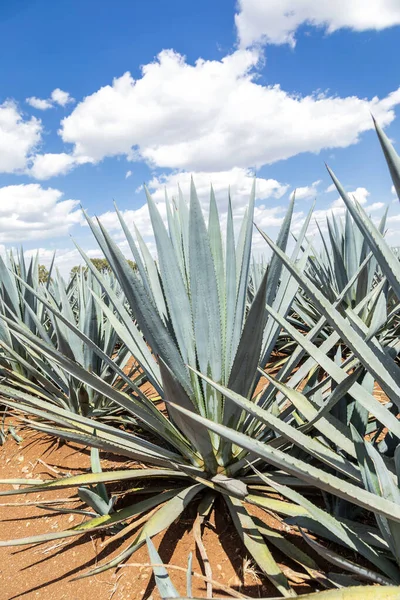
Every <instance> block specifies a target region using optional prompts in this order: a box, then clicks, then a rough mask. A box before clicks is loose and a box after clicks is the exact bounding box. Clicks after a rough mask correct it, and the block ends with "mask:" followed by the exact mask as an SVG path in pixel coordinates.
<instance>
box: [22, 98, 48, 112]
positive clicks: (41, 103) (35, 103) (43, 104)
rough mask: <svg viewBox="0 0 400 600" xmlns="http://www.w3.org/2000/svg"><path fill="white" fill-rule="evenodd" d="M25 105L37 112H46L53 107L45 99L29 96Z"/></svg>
mask: <svg viewBox="0 0 400 600" xmlns="http://www.w3.org/2000/svg"><path fill="white" fill-rule="evenodd" d="M26 102H27V104H29V105H30V106H32V107H33V108H36V109H37V110H48V109H49V108H51V107H52V106H53V104H52V103H51V102H50V100H46V99H45V98H36V96H31V97H30V98H27V99H26Z"/></svg>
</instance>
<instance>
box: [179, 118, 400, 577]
mask: <svg viewBox="0 0 400 600" xmlns="http://www.w3.org/2000/svg"><path fill="white" fill-rule="evenodd" d="M378 133H379V134H380V136H381V140H383V142H382V143H383V145H384V147H386V146H388V144H389V142H388V141H387V140H386V139H385V138H382V132H381V131H380V130H379V128H378ZM385 145H386V146H385ZM385 154H386V155H387V156H391V157H392V159H393V149H392V148H391V147H389V146H388V147H387V150H386V153H385ZM396 165H397V163H395V162H394V161H393V160H392V162H391V163H390V166H391V171H392V175H393V171H394V170H395V169H398V167H397V166H396ZM396 172H398V173H400V171H396ZM331 175H332V178H333V181H334V183H335V184H336V187H337V189H338V191H339V193H340V195H341V197H342V198H343V201H344V203H345V205H346V208H347V210H348V211H349V213H350V214H351V216H352V218H353V220H354V222H355V224H356V225H357V227H358V228H359V231H360V232H361V233H362V235H363V237H364V238H365V240H366V242H367V243H368V247H369V249H370V251H371V252H372V254H373V257H374V259H375V260H376V261H377V263H378V264H379V269H380V271H381V273H382V278H383V279H382V281H381V283H380V284H378V285H376V287H373V289H372V290H371V291H370V292H369V294H367V297H366V298H362V299H359V300H360V301H359V303H358V304H357V305H356V306H354V305H352V306H349V305H347V304H346V302H345V303H344V305H343V304H341V302H342V300H343V299H344V298H345V292H346V291H347V289H348V287H349V286H350V285H352V283H353V282H352V281H351V280H350V281H349V282H348V283H347V285H346V286H345V287H344V288H343V290H342V293H341V295H340V296H338V295H337V296H336V297H335V299H334V303H333V304H332V303H330V302H329V301H328V300H327V298H326V297H325V295H324V294H323V293H322V292H321V291H320V289H319V287H317V286H316V285H315V283H314V282H313V280H312V277H310V275H307V274H305V273H304V272H301V271H300V270H299V269H298V268H297V266H296V265H295V264H294V262H293V261H292V260H290V259H289V258H288V257H287V256H286V255H285V253H284V252H282V250H281V249H280V248H279V247H278V246H277V245H276V244H274V243H273V242H272V240H270V239H269V238H268V237H267V236H266V235H265V234H263V235H264V237H265V239H266V241H267V242H268V244H269V245H270V247H271V248H272V249H273V251H274V253H275V256H278V257H279V258H280V259H281V261H282V263H283V264H284V265H285V267H286V268H287V269H288V270H289V271H290V273H291V274H292V276H293V277H294V278H295V279H296V280H297V281H298V283H299V285H300V286H301V287H302V289H303V290H304V293H305V294H306V295H307V296H308V297H309V299H310V301H312V302H313V304H314V307H315V309H316V310H317V311H318V312H319V314H320V315H321V317H320V321H319V323H317V325H316V326H314V327H313V328H312V329H311V330H310V332H309V333H308V334H307V335H304V334H303V333H302V332H301V331H299V330H298V329H296V327H294V325H293V324H292V323H291V322H290V321H289V320H288V319H285V318H282V316H281V315H279V314H278V313H277V311H275V310H274V309H273V308H272V307H270V306H268V305H267V312H268V313H269V314H270V315H271V317H272V318H273V319H275V320H276V322H277V323H279V324H280V325H281V326H282V327H283V328H284V329H285V330H286V332H287V333H288V335H290V336H291V337H292V339H293V340H294V341H295V342H296V343H297V344H298V345H299V347H301V348H302V349H303V351H304V352H305V353H307V354H308V358H307V360H306V361H305V362H304V363H303V365H301V367H300V369H299V370H298V372H297V373H296V375H295V376H293V377H291V378H289V380H288V381H285V379H287V374H288V370H289V369H290V362H291V360H289V361H288V362H287V363H286V364H285V365H284V366H283V367H282V369H281V372H280V374H279V375H278V377H277V378H276V379H272V378H271V377H270V376H269V374H268V373H264V375H265V377H266V378H267V379H269V381H270V386H268V387H267V388H266V390H265V391H264V392H263V393H262V394H261V395H260V397H259V398H258V401H257V403H254V402H249V400H248V399H246V398H245V397H244V396H241V395H239V394H235V393H234V392H233V391H232V390H228V389H226V388H225V389H223V388H222V387H221V386H220V385H219V384H218V383H216V382H212V381H211V379H210V378H208V377H206V376H203V377H204V378H205V380H206V381H207V382H208V383H209V384H210V385H213V386H214V387H215V388H216V389H217V390H219V391H221V393H224V394H225V397H226V398H229V399H230V400H231V401H232V402H234V403H235V404H236V405H237V406H239V407H241V408H242V409H243V410H245V411H246V412H247V413H248V414H249V416H251V417H252V418H257V417H258V420H259V427H258V428H256V429H255V432H258V431H262V427H264V426H265V425H267V426H270V424H271V411H270V406H271V402H272V401H275V402H276V403H277V404H278V406H279V407H282V404H283V406H285V403H286V409H285V414H286V418H287V419H290V416H292V418H293V419H294V421H295V423H296V424H297V428H295V427H294V426H293V425H292V423H293V421H292V422H291V426H292V441H293V443H294V444H295V445H296V446H297V447H298V448H300V449H301V450H303V453H298V454H297V460H293V462H292V464H291V465H290V467H289V466H288V460H291V457H292V456H293V454H292V453H289V454H286V455H284V456H282V454H280V455H279V456H280V458H281V462H280V463H279V462H278V456H277V454H276V449H277V448H279V445H281V447H282V443H283V439H281V440H280V441H279V440H276V439H275V440H273V441H272V442H271V443H270V444H266V443H265V442H264V441H263V440H262V436H260V435H256V436H254V435H253V436H249V435H248V433H244V432H240V431H235V430H234V429H233V428H229V427H226V426H225V425H224V424H219V423H213V422H211V421H210V420H209V419H205V418H204V417H203V416H198V415H194V414H193V413H190V411H188V410H186V409H184V408H181V407H179V408H178V407H177V410H179V411H180V412H182V413H183V414H185V415H187V416H188V417H190V418H192V419H193V420H195V421H196V422H197V423H199V424H200V423H201V424H202V425H204V426H205V427H208V428H209V429H211V430H212V431H213V432H214V433H215V434H218V435H221V436H222V437H224V438H225V439H228V440H230V441H231V442H232V443H235V444H236V445H237V446H239V447H241V448H243V449H245V450H246V451H247V452H249V453H252V454H253V455H255V456H258V457H259V458H262V459H263V460H264V461H265V463H266V464H267V465H269V467H270V468H271V466H272V467H278V465H279V464H281V466H282V465H283V463H284V462H285V467H284V470H285V471H286V472H287V473H289V474H290V475H292V476H297V477H299V478H301V479H306V480H308V481H309V482H310V483H311V484H313V485H319V487H320V488H321V490H322V491H323V492H324V493H327V494H330V495H332V496H334V497H337V498H339V499H341V500H344V501H345V502H350V503H351V504H352V505H356V506H358V507H360V508H362V509H364V511H369V512H370V514H371V513H372V515H374V516H375V518H376V524H377V526H378V527H377V528H376V527H375V528H374V527H365V525H364V524H363V523H362V522H361V523H360V522H359V521H356V520H348V519H346V518H345V517H343V515H341V514H340V513H339V514H336V515H334V514H329V513H328V512H326V511H324V510H322V509H321V508H319V507H318V506H317V505H316V504H314V503H312V502H311V501H310V500H309V499H306V498H305V497H304V496H302V495H301V494H299V493H298V492H297V491H296V490H295V489H293V487H292V488H291V487H290V486H287V485H282V484H280V483H278V482H276V481H273V479H272V478H270V477H269V476H268V472H266V471H265V468H264V470H263V472H262V471H261V470H257V471H256V473H257V475H258V477H259V478H261V480H263V481H264V483H265V484H270V485H271V487H272V488H274V489H275V490H276V491H277V492H278V493H280V494H281V495H283V496H284V497H286V498H287V499H288V500H289V501H291V502H297V504H298V506H299V507H301V508H303V510H304V511H305V512H304V514H303V515H296V516H293V517H291V518H290V522H291V523H292V524H293V523H296V524H297V525H299V526H300V527H306V528H307V529H310V530H312V531H314V532H316V533H318V534H319V535H320V536H322V537H328V539H331V540H334V541H335V542H337V543H340V544H342V545H344V546H346V547H347V548H349V549H352V550H353V551H357V552H358V553H359V554H361V555H362V556H363V557H364V558H366V559H368V561H369V562H370V563H372V564H373V565H374V566H375V567H377V568H378V572H376V571H374V570H372V569H370V568H365V567H363V566H361V565H359V564H354V563H353V562H352V561H349V560H347V559H344V558H343V557H342V556H340V555H339V554H337V553H336V552H335V551H332V550H327V549H326V548H325V547H324V546H322V545H321V544H318V543H315V542H313V541H312V540H311V539H310V538H309V536H308V535H307V534H306V533H305V532H303V537H304V539H305V540H306V541H307V542H308V543H309V545H310V546H311V547H313V548H314V549H315V550H317V551H318V552H319V553H320V554H322V555H323V556H324V557H325V558H326V560H328V561H329V562H331V563H333V564H334V565H336V566H340V567H342V568H344V569H346V570H349V571H351V572H353V573H356V574H357V576H359V577H362V578H366V579H369V580H371V581H373V582H378V583H383V584H390V583H393V582H395V583H399V582H400V568H399V567H400V561H399V547H398V540H399V529H398V528H399V523H400V471H399V465H400V461H399V456H400V454H399V451H400V445H399V444H400V421H399V419H398V414H399V412H400V401H399V398H400V394H399V392H400V388H399V383H400V368H399V366H398V363H397V356H398V353H399V351H400V342H399V339H398V337H392V338H390V337H388V336H380V335H379V332H380V330H381V327H382V324H383V323H384V321H385V320H386V318H387V312H386V295H385V292H384V287H385V285H386V282H387V283H388V285H390V287H391V291H392V293H393V295H394V296H396V298H397V304H396V307H395V310H394V312H395V313H396V314H397V315H398V311H399V308H400V306H399V300H400V285H399V284H400V263H399V261H398V259H397V256H396V254H395V253H393V252H392V250H391V249H390V248H389V246H388V245H387V243H386V241H385V239H384V237H383V236H382V234H381V232H380V231H379V229H378V228H377V227H376V226H375V225H374V223H373V222H372V221H371V220H370V219H369V218H368V216H367V215H366V213H365V211H364V210H363V208H362V206H361V205H359V204H358V203H357V202H356V201H354V200H352V199H351V198H349V197H348V195H347V194H346V192H345V191H344V189H343V187H342V186H341V184H340V182H339V181H338V180H337V178H336V177H335V176H334V174H333V173H331ZM394 180H395V177H394ZM398 180H399V181H400V177H399V178H398ZM361 269H362V265H360V267H359V269H358V273H359V272H360V271H361ZM371 301H372V303H373V304H374V305H375V311H374V313H373V315H372V318H371V319H370V321H369V322H368V323H365V321H364V320H363V319H362V318H360V316H359V315H360V313H361V311H362V309H363V307H364V306H365V303H366V302H371ZM325 322H328V323H329V326H330V328H331V331H332V333H331V334H330V335H329V337H328V338H327V339H326V340H325V341H324V343H323V344H322V345H321V346H317V345H315V343H314V341H313V340H314V339H315V337H316V335H317V333H318V331H319V330H320V328H321V327H323V326H324V323H325ZM339 340H340V341H341V343H342V344H345V346H346V350H347V354H346V356H344V357H343V356H341V354H340V353H336V356H335V357H333V358H331V357H330V356H329V354H328V352H329V350H330V348H332V345H334V344H336V343H337V342H338V341H339ZM295 354H297V355H299V354H300V350H299V351H298V352H297V353H295ZM293 360H296V357H295V358H294V359H293ZM313 364H314V365H317V368H318V369H319V377H318V378H315V377H311V378H309V379H308V384H307V385H306V387H305V388H303V390H302V391H299V389H296V387H297V386H298V384H299V382H301V381H302V379H303V378H304V376H305V375H307V373H309V372H310V369H311V367H312V365H313ZM321 370H322V373H323V376H322V377H320V375H321ZM374 382H377V383H378V384H379V385H380V387H381V388H382V390H383V391H384V392H385V394H386V396H387V399H388V402H386V403H381V402H379V400H378V399H376V398H374V396H373V389H374ZM345 398H346V405H345V406H346V411H345V415H341V414H340V413H339V414H338V413H336V414H335V408H337V406H338V404H339V403H340V402H341V401H342V400H343V399H345ZM288 401H289V403H290V404H289V405H287V403H288ZM300 432H301V436H303V435H304V434H306V433H307V434H309V435H308V436H307V441H305V440H304V443H303V444H302V443H301V440H300V438H299V437H297V436H298V435H299V433H300ZM313 432H314V433H313ZM282 433H283V429H282ZM255 437H256V439H255ZM282 437H285V438H286V440H287V439H288V437H287V434H283V436H282ZM296 437H297V440H296ZM314 442H317V446H315V447H313V446H312V444H314ZM305 449H307V450H308V452H309V453H311V454H312V455H313V457H314V459H316V458H317V459H319V460H323V461H326V464H327V469H326V471H325V472H323V471H322V470H321V469H320V468H318V466H316V465H315V462H314V463H310V464H309V471H308V473H305V472H304V470H303V464H302V463H303V460H304V450H305ZM332 452H333V454H332V455H331V453H332ZM322 455H324V458H323V459H322ZM329 456H332V458H333V456H335V457H336V459H335V460H337V459H338V458H339V457H340V460H343V461H344V462H343V463H341V464H339V462H336V464H335V463H334V461H332V462H331V463H330V465H328V461H327V459H328V457H329ZM354 469H355V470H354ZM272 472H273V471H272ZM365 494H367V495H368V501H367V497H366V496H365ZM364 499H365V502H364ZM389 506H390V510H388V509H389ZM388 556H390V559H389V560H388ZM382 573H383V575H382Z"/></svg>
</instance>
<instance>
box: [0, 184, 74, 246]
mask: <svg viewBox="0 0 400 600" xmlns="http://www.w3.org/2000/svg"><path fill="white" fill-rule="evenodd" d="M62 196H63V194H62V192H60V191H59V190H56V189H54V188H47V189H45V188H42V187H41V186H40V185H39V184H38V183H30V184H20V185H9V186H6V187H2V188H0V239H1V240H2V242H21V241H24V240H35V239H43V238H49V237H59V236H62V235H65V234H67V233H68V231H69V230H70V228H71V227H72V226H73V225H75V224H77V223H80V222H81V220H82V217H81V212H80V210H77V207H78V205H79V201H78V200H62Z"/></svg>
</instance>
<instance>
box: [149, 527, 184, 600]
mask: <svg viewBox="0 0 400 600" xmlns="http://www.w3.org/2000/svg"><path fill="white" fill-rule="evenodd" d="M146 544H147V549H148V551H149V556H150V562H151V564H152V566H153V573H154V579H155V581H156V586H157V589H158V591H159V592H160V596H161V598H180V596H179V594H178V592H177V591H176V589H175V587H174V585H173V583H172V581H171V579H170V577H169V575H168V571H167V569H166V568H165V567H163V566H160V565H161V564H162V560H161V557H160V555H159V554H158V552H157V550H156V549H155V546H154V544H153V542H152V541H151V539H150V538H149V537H146ZM188 595H189V594H188Z"/></svg>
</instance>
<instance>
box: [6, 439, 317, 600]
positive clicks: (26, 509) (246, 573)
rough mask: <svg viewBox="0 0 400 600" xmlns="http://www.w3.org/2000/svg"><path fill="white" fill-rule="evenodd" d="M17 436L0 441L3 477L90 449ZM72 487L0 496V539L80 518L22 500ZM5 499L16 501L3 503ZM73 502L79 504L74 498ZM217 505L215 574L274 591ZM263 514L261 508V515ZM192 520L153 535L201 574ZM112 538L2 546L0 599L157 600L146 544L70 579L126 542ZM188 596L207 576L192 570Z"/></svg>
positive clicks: (173, 560) (86, 464)
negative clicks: (115, 566)
mask: <svg viewBox="0 0 400 600" xmlns="http://www.w3.org/2000/svg"><path fill="white" fill-rule="evenodd" d="M21 435H22V437H23V441H22V443H20V444H17V443H16V442H15V441H14V440H13V439H12V438H11V437H9V438H8V439H7V441H6V443H5V445H4V446H3V447H1V448H0V479H6V478H33V479H43V480H44V479H51V478H54V477H56V476H61V475H64V476H66V475H74V474H79V473H84V472H88V471H89V470H90V456H89V452H88V450H87V449H82V448H79V447H78V446H75V445H73V444H63V445H61V446H58V445H57V443H56V442H54V441H53V440H51V439H50V438H48V437H46V436H44V435H42V434H40V435H39V434H37V433H34V432H32V431H28V430H23V431H22V432H21ZM111 458H112V457H104V456H103V457H102V466H103V470H110V469H115V468H119V469H121V468H126V467H128V466H129V463H128V462H126V461H125V460H123V461H122V462H116V461H115V460H111ZM0 489H6V486H5V485H4V484H2V485H0ZM73 493H74V492H73V491H72V492H69V491H65V490H64V491H54V492H51V493H46V494H29V495H24V494H21V495H19V494H18V495H15V496H5V497H0V539H1V540H8V539H15V538H21V537H27V536H32V535H35V534H39V533H45V532H48V531H61V530H63V529H67V528H68V527H71V526H73V525H74V524H78V523H79V522H80V520H81V519H83V518H84V517H82V516H81V515H68V514H59V513H56V512H51V511H49V510H47V509H46V510H41V509H38V508H35V507H34V506H30V505H27V502H32V501H33V500H40V499H42V500H43V499H44V497H45V498H46V499H51V498H63V499H64V498H65V499H68V498H71V496H72V495H73ZM7 503H19V504H20V505H19V506H6V504H7ZM65 506H68V505H67V504H65ZM70 506H71V504H70ZM73 506H74V507H75V508H76V507H77V506H78V505H77V504H74V505H73ZM222 507H223V505H220V506H219V505H218V504H217V505H216V509H215V511H214V513H213V515H212V518H211V522H210V526H208V527H206V529H205V531H204V537H203V539H204V544H205V547H206V549H207V552H208V556H209V560H210V564H211V568H212V575H213V579H214V580H216V581H219V582H222V583H223V584H225V585H226V586H229V587H232V588H234V589H235V590H236V591H237V592H241V593H242V594H243V595H246V596H248V597H254V598H257V597H260V595H262V596H264V597H268V596H275V595H276V592H275V590H274V588H273V587H272V586H271V584H270V583H269V582H268V581H265V578H263V577H261V578H260V575H259V574H257V572H256V570H255V569H254V567H253V566H252V563H251V562H250V561H246V560H244V559H245V557H246V553H245V550H244V548H243V546H242V543H241V541H240V539H239V538H238V536H237V534H236V532H235V530H234V529H233V526H232V524H230V523H229V522H228V524H227V520H226V514H225V511H224V509H223V508H222ZM265 516H266V515H265V513H264V512H263V518H264V520H265ZM192 522H193V519H191V515H190V514H187V515H184V516H183V519H181V520H180V521H179V523H176V524H175V525H174V526H173V527H172V528H170V530H169V531H168V532H167V533H165V534H160V535H159V536H157V537H156V538H154V542H155V545H156V547H157V548H158V549H159V552H160V555H161V558H162V560H163V561H164V562H165V563H169V564H171V565H176V566H178V567H181V568H186V566H187V557H188V554H189V552H193V556H194V559H193V570H194V571H195V572H196V573H198V574H201V573H202V570H201V567H200V565H199V562H198V560H197V555H196V549H195V543H194V539H193V534H192V532H191V525H192ZM110 539H111V538H110V537H104V538H102V537H101V536H100V535H90V534H86V535H85V536H82V537H79V538H74V540H73V541H71V540H70V539H68V540H58V541H55V542H54V541H53V542H48V543H46V544H42V545H36V546H20V547H6V548H0V600H16V599H21V600H34V599H36V598H40V600H67V599H68V600H93V599H96V600H142V599H143V600H158V599H159V595H158V593H157V591H156V590H155V589H154V580H153V578H152V572H151V569H150V568H148V567H146V566H143V565H146V564H148V561H149V559H148V555H147V550H146V548H145V547H144V548H141V549H140V550H139V551H138V552H136V553H135V554H134V555H133V556H132V557H131V558H130V559H129V560H128V564H132V563H134V564H135V566H126V567H124V568H121V569H119V570H117V571H115V570H109V571H106V572H104V573H101V574H99V575H97V576H94V577H89V578H86V579H81V580H78V581H71V580H72V579H73V578H74V577H76V576H77V575H78V574H81V573H83V572H85V571H87V570H88V569H89V568H93V567H94V566H95V565H96V562H104V561H105V560H108V559H110V558H111V557H112V556H113V555H114V554H116V553H118V552H120V551H121V549H122V547H124V546H125V545H126V544H127V541H125V542H124V541H122V542H121V541H117V542H115V543H113V542H111V543H108V544H107V542H108V541H109V540H110ZM128 540H129V538H128ZM176 540H178V543H177V544H176ZM105 542H106V543H105ZM275 556H276V555H275ZM278 560H279V557H278ZM139 565H142V566H139ZM285 568H288V567H287V566H286V567H285ZM170 575H171V577H172V579H173V582H174V584H175V586H176V588H177V589H178V591H179V592H180V593H181V594H182V595H183V594H184V593H185V587H186V574H185V573H184V572H183V571H179V570H171V571H170ZM294 587H295V589H296V591H297V592H298V593H304V592H309V591H311V590H310V588H309V587H308V586H307V585H300V584H298V585H297V587H296V586H294ZM193 595H194V596H197V597H201V598H205V597H206V587H205V583H204V582H203V581H202V580H201V579H199V578H197V577H194V581H193ZM214 595H215V597H220V598H224V597H226V598H228V597H232V596H229V595H228V594H224V592H223V591H221V590H219V589H218V587H217V586H214ZM242 597H243V596H242Z"/></svg>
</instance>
